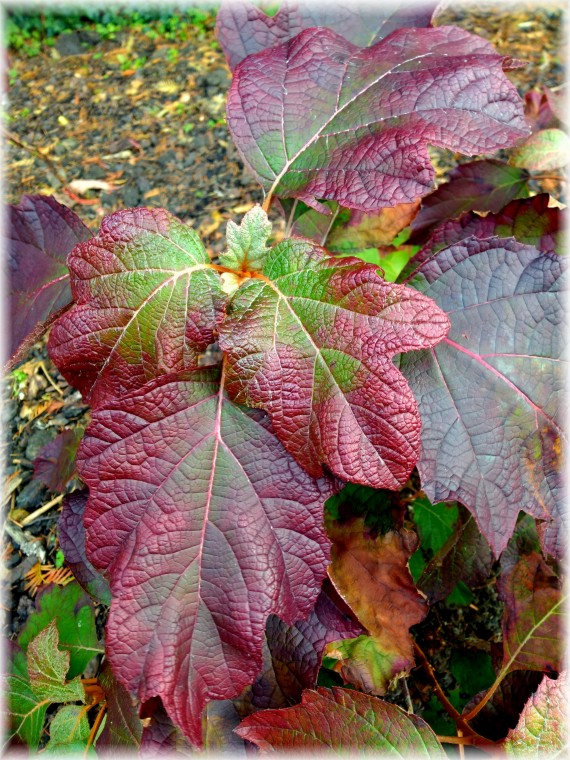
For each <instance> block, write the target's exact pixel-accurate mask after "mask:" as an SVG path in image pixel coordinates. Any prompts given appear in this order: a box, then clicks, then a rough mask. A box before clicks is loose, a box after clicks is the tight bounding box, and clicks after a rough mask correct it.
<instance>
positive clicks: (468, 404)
mask: <svg viewBox="0 0 570 760" xmlns="http://www.w3.org/2000/svg"><path fill="white" fill-rule="evenodd" d="M564 269H565V259H564V258H563V257H559V256H557V255H556V254H541V253H540V252H539V251H537V250H536V249H535V248H532V247H531V246H526V245H522V244H520V243H517V242H516V241H514V240H512V239H507V240H504V239H501V238H490V239H488V240H476V239H475V238H469V239H467V240H464V241H462V242H460V243H457V244H456V245H453V246H450V247H449V248H444V249H443V250H441V251H439V252H438V253H436V254H435V255H434V256H433V257H432V258H430V259H428V260H427V261H425V262H424V263H423V264H421V265H420V267H419V268H418V269H417V271H416V273H415V274H414V275H413V276H412V278H411V280H409V281H408V282H409V284H412V285H413V286H414V287H416V288H417V289H418V290H419V291H420V292H422V293H424V294H425V295H428V296H430V297H431V298H433V299H434V300H435V301H436V303H438V305H439V306H441V308H442V309H443V310H444V311H446V312H447V313H448V315H449V317H450V320H451V330H450V332H449V335H448V337H447V338H444V340H443V341H442V342H441V343H440V344H439V345H438V346H436V347H435V348H433V349H432V350H431V351H421V352H418V353H415V354H405V355H403V356H402V357H401V359H400V369H401V371H402V372H403V373H404V375H405V377H406V378H407V379H408V381H409V383H410V385H411V386H412V389H413V391H414V395H415V397H416V399H417V400H418V405H419V410H420V416H421V418H422V423H423V428H422V451H421V456H420V460H419V462H418V469H419V472H420V477H421V479H422V486H423V488H424V490H425V491H426V493H427V495H428V496H429V498H430V499H431V501H432V502H437V501H452V500H453V501H455V500H456V501H460V502H462V503H463V504H464V505H465V506H466V507H467V508H468V509H469V510H470V511H471V512H472V513H473V515H474V516H475V519H476V520H477V523H478V525H479V528H480V530H481V532H482V533H483V535H484V536H485V537H486V538H487V540H488V541H489V543H490V545H491V548H492V550H493V552H494V554H495V555H498V554H500V552H501V551H502V550H503V549H504V548H505V546H506V545H507V542H508V540H509V537H510V536H511V534H512V532H513V529H514V526H515V523H516V520H517V516H518V514H519V511H520V510H521V509H522V510H524V511H526V512H529V513H530V514H532V515H534V516H535V517H538V518H540V519H544V520H550V519H551V518H555V517H556V514H557V510H558V509H559V507H558V503H559V500H560V498H561V496H560V483H559V476H558V472H559V471H560V462H559V452H560V446H561V445H562V440H561V436H562V432H561V428H560V424H561V423H560V419H559V417H560V414H561V408H562V395H561V394H562V392H563V385H564V384H563V372H562V361H561V355H560V354H561V343H562V322H563V308H562V295H563V294H562V292H561V289H562V286H563V285H562V275H563V271H564Z"/></svg>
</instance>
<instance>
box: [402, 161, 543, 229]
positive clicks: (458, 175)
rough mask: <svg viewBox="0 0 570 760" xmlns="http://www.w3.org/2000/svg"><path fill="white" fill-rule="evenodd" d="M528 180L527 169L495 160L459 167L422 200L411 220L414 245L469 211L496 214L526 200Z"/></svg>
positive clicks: (475, 162) (473, 162)
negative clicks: (508, 206)
mask: <svg viewBox="0 0 570 760" xmlns="http://www.w3.org/2000/svg"><path fill="white" fill-rule="evenodd" d="M528 180H529V174H528V172H527V171H526V169H519V168H517V167H515V166H508V165H507V164H505V163H503V162H502V161H497V160H495V159H488V160H487V161H472V162H470V163H468V164H460V165H459V166H456V167H455V169H453V170H452V171H451V172H450V173H449V181H448V182H444V183H442V184H441V185H440V186H439V187H438V188H437V190H434V191H433V192H432V193H430V194H429V195H428V196H426V197H425V198H424V199H423V200H422V205H421V208H420V211H419V213H418V214H417V216H416V217H415V219H414V220H413V221H412V236H411V238H410V240H411V242H414V243H416V242H423V241H424V240H425V238H426V236H427V235H428V234H429V233H430V232H431V230H432V229H433V228H434V227H437V225H440V224H442V223H444V222H447V221H448V220H449V219H454V218H456V217H458V216H459V215H460V214H463V213H464V212H466V211H492V212H494V213H497V212H499V211H500V210H501V209H502V208H503V206H506V204H507V203H509V202H510V201H512V200H513V199H514V198H526V197H527V196H528V186H527V183H528Z"/></svg>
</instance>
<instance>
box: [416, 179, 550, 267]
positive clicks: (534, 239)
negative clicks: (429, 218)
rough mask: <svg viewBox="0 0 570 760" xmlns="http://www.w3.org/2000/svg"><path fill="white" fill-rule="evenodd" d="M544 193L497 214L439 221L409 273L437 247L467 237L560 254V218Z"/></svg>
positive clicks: (512, 202)
mask: <svg viewBox="0 0 570 760" xmlns="http://www.w3.org/2000/svg"><path fill="white" fill-rule="evenodd" d="M549 198H550V196H549V195H548V193H541V194H540V195H535V196H533V197H532V198H525V199H523V200H514V201H511V202H510V203H509V204H507V205H506V206H505V207H504V208H503V209H502V210H501V211H499V212H498V213H497V214H487V215H486V216H479V214H475V213H473V212H470V213H467V214H463V215H462V216H460V217H459V219H450V220H449V221H447V222H443V224H440V225H439V227H436V228H435V230H434V231H433V232H432V233H431V236H430V237H429V239H428V241H427V243H426V244H425V246H424V247H423V248H422V250H421V251H419V252H418V253H417V254H416V256H414V258H413V259H412V261H410V265H409V266H410V271H412V270H413V269H415V268H416V267H417V265H418V264H420V263H421V262H422V261H425V260H426V259H427V258H429V257H430V256H432V255H433V254H434V253H435V252H436V251H438V250H440V249H441V248H446V247H447V246H449V245H453V243H458V242H459V241H460V240H464V239H465V238H468V237H471V235H473V236H474V237H476V238H480V239H483V238H489V237H495V236H496V237H511V236H512V237H514V238H516V239H517V240H518V241H519V243H528V244H529V245H533V246H534V247H535V248H537V249H538V250H539V251H542V252H543V253H548V252H551V251H555V252H556V253H560V254H562V253H564V250H565V245H564V240H563V220H564V215H563V213H562V211H561V210H560V209H559V208H549V206H548V201H549Z"/></svg>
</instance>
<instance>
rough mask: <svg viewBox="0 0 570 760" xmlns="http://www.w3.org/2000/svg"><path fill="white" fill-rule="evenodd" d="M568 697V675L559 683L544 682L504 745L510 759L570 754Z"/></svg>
mask: <svg viewBox="0 0 570 760" xmlns="http://www.w3.org/2000/svg"><path fill="white" fill-rule="evenodd" d="M567 693H568V692H567V675H566V671H564V672H563V673H561V674H560V675H559V676H558V679H557V680H556V681H552V680H551V679H550V678H547V677H546V676H545V677H544V678H543V679H542V683H541V684H540V686H539V687H538V689H537V691H536V693H535V694H533V695H532V697H531V698H530V699H529V701H528V702H527V703H526V705H525V707H524V709H523V711H522V713H521V716H520V719H519V722H518V724H517V726H516V728H514V729H511V730H510V731H509V734H508V736H507V738H506V739H505V741H504V744H503V747H504V749H505V750H506V753H507V755H510V756H516V757H518V756H520V755H522V754H524V755H525V757H535V758H541V757H544V756H545V755H546V754H548V756H549V757H552V756H553V754H554V753H556V756H561V755H562V753H563V752H564V750H567V748H568V723H567Z"/></svg>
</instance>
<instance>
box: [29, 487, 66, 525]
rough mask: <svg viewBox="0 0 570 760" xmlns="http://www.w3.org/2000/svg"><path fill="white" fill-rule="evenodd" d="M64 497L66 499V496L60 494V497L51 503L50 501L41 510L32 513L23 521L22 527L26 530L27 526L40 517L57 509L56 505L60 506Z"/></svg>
mask: <svg viewBox="0 0 570 760" xmlns="http://www.w3.org/2000/svg"><path fill="white" fill-rule="evenodd" d="M63 497H64V494H60V495H59V496H56V497H55V498H54V499H52V500H51V501H48V502H47V504H44V505H43V506H41V507H40V508H39V509H36V510H35V512H31V513H30V514H29V515H28V516H27V517H25V518H24V519H23V520H22V521H21V523H20V526H21V527H22V528H24V527H25V526H26V525H29V524H30V523H33V522H34V520H36V519H37V518H38V517H41V516H42V515H43V513H44V512H47V511H48V510H50V509H51V508H52V507H55V505H56V504H59V503H60V502H61V501H63Z"/></svg>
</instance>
